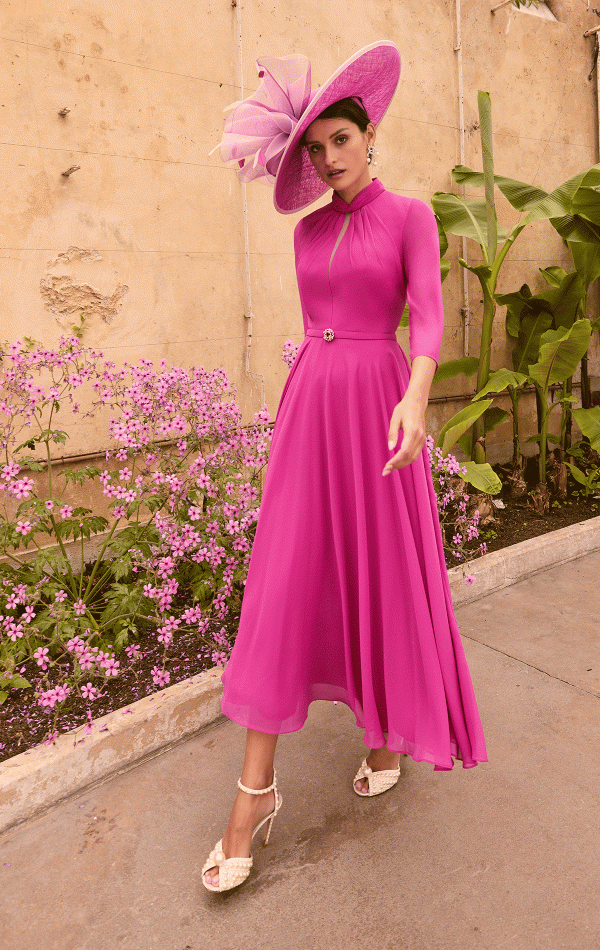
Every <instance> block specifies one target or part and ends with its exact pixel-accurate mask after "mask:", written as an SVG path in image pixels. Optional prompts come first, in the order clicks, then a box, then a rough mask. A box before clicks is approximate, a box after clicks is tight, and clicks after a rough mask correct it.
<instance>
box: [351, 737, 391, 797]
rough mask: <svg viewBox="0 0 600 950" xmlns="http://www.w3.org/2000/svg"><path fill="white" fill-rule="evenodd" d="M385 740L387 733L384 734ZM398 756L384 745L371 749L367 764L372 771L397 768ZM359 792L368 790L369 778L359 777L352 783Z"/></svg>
mask: <svg viewBox="0 0 600 950" xmlns="http://www.w3.org/2000/svg"><path fill="white" fill-rule="evenodd" d="M385 738H386V740H387V735H386V737H385ZM399 758H400V756H399V755H398V753H397V752H390V750H389V749H386V747H385V746H382V747H381V749H371V751H370V752H369V754H368V756H367V765H370V766H371V768H372V769H373V771H374V772H379V771H384V770H386V769H397V768H398V761H399ZM354 786H355V788H356V789H357V790H358V791H359V792H363V793H364V792H368V790H369V780H368V779H367V778H361V779H359V780H358V782H355V783H354Z"/></svg>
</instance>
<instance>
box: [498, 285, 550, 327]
mask: <svg viewBox="0 0 600 950" xmlns="http://www.w3.org/2000/svg"><path fill="white" fill-rule="evenodd" d="M532 298H533V294H532V293H531V290H530V288H529V285H528V284H523V285H522V286H521V288H520V289H519V290H518V291H516V292H514V291H513V292H512V293H510V294H495V300H496V302H497V303H499V304H501V306H503V307H506V332H507V333H508V335H509V336H512V337H514V338H515V339H516V338H517V337H518V336H519V329H520V326H521V317H522V316H523V314H524V313H529V311H530V309H531V306H532V304H531V300H532ZM545 305H546V304H545V302H544V307H545Z"/></svg>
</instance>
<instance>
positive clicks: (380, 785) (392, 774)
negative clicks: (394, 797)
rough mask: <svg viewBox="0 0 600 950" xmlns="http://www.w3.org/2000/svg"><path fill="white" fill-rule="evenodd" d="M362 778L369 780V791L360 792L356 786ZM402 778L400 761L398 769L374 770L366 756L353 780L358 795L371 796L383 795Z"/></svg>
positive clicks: (353, 786)
mask: <svg viewBox="0 0 600 950" xmlns="http://www.w3.org/2000/svg"><path fill="white" fill-rule="evenodd" d="M361 778H366V779H368V782H369V791H368V792H359V791H358V789H357V787H356V782H358V781H359V779H361ZM399 778H400V762H398V768H397V769H379V770H378V771H377V772H374V771H373V769H372V768H371V766H370V765H367V760H366V758H365V759H363V760H362V764H361V767H360V768H359V770H358V772H357V773H356V775H355V776H354V781H353V782H352V788H353V789H354V791H355V792H356V794H357V795H360V796H361V797H362V798H371V797H372V796H373V795H381V793H382V792H387V790H388V788H392V787H393V786H394V785H395V784H396V782H397V781H398V779H399Z"/></svg>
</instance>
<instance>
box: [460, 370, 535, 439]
mask: <svg viewBox="0 0 600 950" xmlns="http://www.w3.org/2000/svg"><path fill="white" fill-rule="evenodd" d="M526 381H527V376H526V375H525V373H513V372H512V371H511V370H509V369H507V368H506V367H505V366H503V367H502V369H497V370H496V371H495V372H493V373H490V377H489V379H488V381H487V383H486V384H485V386H484V387H483V389H482V390H480V392H478V393H477V395H476V396H473V401H474V402H475V401H476V400H479V399H482V398H483V397H484V396H487V395H488V393H501V392H504V390H505V389H508V387H509V386H514V388H515V389H516V388H517V386H522V385H523V383H525V382H526ZM507 415H508V413H507ZM502 421H503V420H502ZM498 425H499V423H498Z"/></svg>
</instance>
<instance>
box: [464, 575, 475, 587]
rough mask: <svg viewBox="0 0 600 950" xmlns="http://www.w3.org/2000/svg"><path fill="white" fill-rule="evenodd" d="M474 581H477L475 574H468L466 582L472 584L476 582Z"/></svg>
mask: <svg viewBox="0 0 600 950" xmlns="http://www.w3.org/2000/svg"><path fill="white" fill-rule="evenodd" d="M474 583H475V575H474V574H467V576H466V577H465V584H467V585H469V586H470V585H471V584H474Z"/></svg>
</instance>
